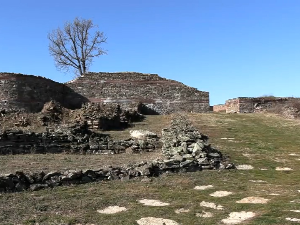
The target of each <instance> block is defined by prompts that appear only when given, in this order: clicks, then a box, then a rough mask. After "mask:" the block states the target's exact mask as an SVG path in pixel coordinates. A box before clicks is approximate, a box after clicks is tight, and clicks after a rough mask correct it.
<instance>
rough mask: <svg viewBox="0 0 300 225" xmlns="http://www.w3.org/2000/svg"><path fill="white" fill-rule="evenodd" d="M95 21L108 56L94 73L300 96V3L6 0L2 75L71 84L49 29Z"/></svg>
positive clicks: (217, 96)
mask: <svg viewBox="0 0 300 225" xmlns="http://www.w3.org/2000/svg"><path fill="white" fill-rule="evenodd" d="M75 17H82V18H85V19H92V20H93V21H94V23H95V24H97V25H98V26H99V30H100V31H103V32H104V33H105V35H106V36H107V38H108V39H107V44H105V45H103V47H104V48H105V49H107V50H108V54H107V55H104V56H100V57H99V58H97V59H96V60H95V61H94V63H93V65H92V66H91V68H90V71H95V72H100V71H107V72H117V71H136V72H142V73H157V74H159V75H160V76H162V77H165V78H168V79H173V80H177V81H180V82H182V83H184V84H187V85H189V86H192V87H195V88H197V89H199V90H203V91H208V92H210V104H211V105H214V104H220V103H224V102H225V100H227V99H229V98H235V97H256V96H263V95H275V96H295V97H299V96H300V88H299V87H300V1H299V0H109V1H103V0H84V1H82V0H80V1H79V0H51V1H41V0H26V1H25V0H9V1H8V0H7V1H5V0H1V6H0V72H15V73H23V74H32V75H40V76H44V77H47V78H50V79H52V80H55V81H59V82H65V81H68V80H71V79H72V76H73V75H72V74H71V73H69V74H65V73H63V72H61V71H58V70H57V69H56V67H55V65H54V61H53V59H52V58H51V56H50V55H49V51H48V44H49V42H48V39H47V34H48V33H49V32H50V31H52V30H53V29H56V28H57V27H59V26H60V27H62V26H63V25H64V23H65V22H66V21H72V20H73V19H74V18H75Z"/></svg>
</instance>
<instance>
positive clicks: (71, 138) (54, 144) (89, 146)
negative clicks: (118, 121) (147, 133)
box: [0, 128, 160, 155]
mask: <svg viewBox="0 0 300 225" xmlns="http://www.w3.org/2000/svg"><path fill="white" fill-rule="evenodd" d="M157 146H160V145H159V142H158V138H157V137H151V138H147V139H144V140H135V139H128V140H119V141H117V140H112V139H111V138H110V137H109V136H107V135H105V134H99V133H94V132H91V131H89V130H82V128H74V129H65V130H59V131H52V132H45V133H35V132H24V131H21V130H19V131H4V132H3V133H0V155H7V154H31V153H38V154H43V153H77V154H78V153H79V154H119V153H125V151H126V150H130V152H142V151H148V152H149V151H154V150H155V149H156V148H157Z"/></svg>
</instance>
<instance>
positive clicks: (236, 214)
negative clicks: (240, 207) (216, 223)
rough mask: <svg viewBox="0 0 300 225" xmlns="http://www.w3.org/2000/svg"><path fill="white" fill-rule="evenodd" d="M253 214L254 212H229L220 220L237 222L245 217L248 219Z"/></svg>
mask: <svg viewBox="0 0 300 225" xmlns="http://www.w3.org/2000/svg"><path fill="white" fill-rule="evenodd" d="M254 216H255V213H254V212H246V211H241V212H231V213H230V214H229V217H228V218H226V219H223V220H222V222H223V223H225V224H239V223H241V222H243V221H245V220H247V219H250V218H252V217H254Z"/></svg>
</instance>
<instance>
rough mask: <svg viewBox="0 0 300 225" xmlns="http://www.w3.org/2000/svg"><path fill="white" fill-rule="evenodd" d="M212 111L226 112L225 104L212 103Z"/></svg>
mask: <svg viewBox="0 0 300 225" xmlns="http://www.w3.org/2000/svg"><path fill="white" fill-rule="evenodd" d="M213 111H214V112H226V105H225V104H220V105H214V106H213Z"/></svg>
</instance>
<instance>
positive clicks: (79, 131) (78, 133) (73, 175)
mask: <svg viewBox="0 0 300 225" xmlns="http://www.w3.org/2000/svg"><path fill="white" fill-rule="evenodd" d="M67 131H68V132H69V133H68V132H65V131H64V130H63V129H61V131H60V132H58V131H56V132H54V133H43V134H35V133H24V132H23V131H18V132H13V131H7V132H4V133H3V134H1V135H0V154H9V153H14V154H16V153H30V152H33V150H34V152H35V153H46V152H50V153H57V152H62V151H68V150H69V151H70V153H78V152H80V151H84V153H86V154H87V153H91V152H93V153H96V154H97V153H105V152H106V153H121V152H122V151H125V149H126V148H136V149H142V150H145V149H146V150H147V149H148V150H149V149H154V148H155V146H154V145H151V143H148V142H147V141H149V140H148V139H147V140H144V142H143V144H141V143H139V142H138V141H140V140H131V139H130V140H125V141H121V142H113V141H111V140H110V139H108V137H107V136H103V134H98V133H94V132H91V131H90V130H88V129H86V128H84V127H74V128H73V129H72V130H68V129H67ZM152 137H153V136H152ZM148 138H149V137H148ZM153 138H154V142H157V141H158V140H157V137H156V136H155V137H153ZM207 140H208V137H207V136H205V135H203V134H200V133H199V131H198V130H196V129H195V128H194V127H193V126H192V125H191V124H190V123H189V122H188V121H187V119H186V118H185V117H183V116H175V117H174V119H173V120H172V124H171V126H170V127H169V128H167V129H163V131H162V140H161V141H162V145H163V148H162V151H163V153H164V154H165V156H166V158H161V159H156V160H153V161H152V162H140V163H136V164H134V165H127V166H123V167H114V166H111V167H109V168H99V169H97V170H84V171H83V170H66V171H53V172H50V173H47V174H45V173H44V172H43V171H40V172H35V173H24V172H22V171H17V172H15V173H11V174H6V175H0V192H15V191H24V190H32V191H36V190H40V189H43V188H48V187H56V186H61V185H72V184H82V183H89V182H100V181H108V180H117V179H120V180H129V179H134V178H139V177H140V178H141V179H145V178H147V179H148V178H150V177H157V176H160V175H161V174H164V173H171V172H187V171H199V170H202V169H231V168H234V165H233V164H231V163H229V162H228V159H227V158H225V157H223V155H222V154H221V152H220V151H218V150H216V149H213V148H212V147H210V145H209V144H208V143H207ZM24 143H27V144H24ZM75 143H76V144H75ZM111 146H114V147H111ZM32 147H34V149H33V150H32V149H31V148H32ZM50 150H51V151H50ZM110 151H112V152H110ZM225 194H228V193H227V192H226V193H225Z"/></svg>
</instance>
